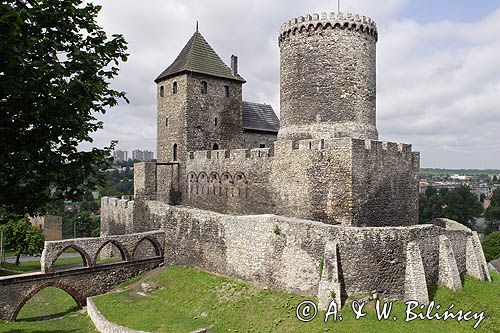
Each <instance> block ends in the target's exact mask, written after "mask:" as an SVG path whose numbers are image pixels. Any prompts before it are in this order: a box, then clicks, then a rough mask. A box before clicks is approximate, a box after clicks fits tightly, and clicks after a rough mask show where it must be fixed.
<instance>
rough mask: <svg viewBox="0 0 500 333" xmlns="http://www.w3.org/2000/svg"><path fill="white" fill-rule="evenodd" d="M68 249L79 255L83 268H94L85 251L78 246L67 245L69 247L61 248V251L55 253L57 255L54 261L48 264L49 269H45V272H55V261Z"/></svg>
mask: <svg viewBox="0 0 500 333" xmlns="http://www.w3.org/2000/svg"><path fill="white" fill-rule="evenodd" d="M68 249H73V250H75V251H76V252H78V253H79V254H80V256H81V257H82V260H83V266H85V267H92V266H94V263H93V262H92V258H91V257H90V255H89V254H88V253H87V251H85V250H84V249H82V248H81V247H80V246H78V245H76V244H69V245H67V246H65V247H63V248H62V249H61V250H59V251H58V252H57V255H56V256H55V257H54V259H52V261H51V262H50V265H49V267H47V271H49V272H53V271H55V269H56V267H55V266H56V261H57V259H59V257H60V256H61V254H63V253H64V252H65V251H66V250H68Z"/></svg>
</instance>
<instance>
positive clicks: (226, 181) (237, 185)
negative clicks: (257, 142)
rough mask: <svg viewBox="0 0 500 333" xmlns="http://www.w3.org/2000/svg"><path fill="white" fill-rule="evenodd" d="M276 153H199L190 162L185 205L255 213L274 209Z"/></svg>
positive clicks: (184, 187) (185, 180)
mask: <svg viewBox="0 0 500 333" xmlns="http://www.w3.org/2000/svg"><path fill="white" fill-rule="evenodd" d="M271 153H272V151H271V150H270V149H269V148H262V149H259V148H257V149H251V150H250V149H233V150H217V151H199V152H194V153H192V155H191V157H190V159H188V160H187V161H186V169H185V173H186V176H185V178H183V179H181V188H182V194H183V200H182V204H183V205H187V206H193V207H198V208H202V209H206V210H212V211H218V212H224V213H232V214H239V215H241V214H255V213H257V212H260V213H265V212H272V210H273V197H272V189H271V184H270V177H271V167H272V157H271V156H270V154H271Z"/></svg>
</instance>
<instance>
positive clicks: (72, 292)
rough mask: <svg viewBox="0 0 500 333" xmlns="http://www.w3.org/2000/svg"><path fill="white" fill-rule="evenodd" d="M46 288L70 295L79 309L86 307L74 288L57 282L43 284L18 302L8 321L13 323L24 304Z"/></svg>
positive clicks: (82, 298) (83, 298)
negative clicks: (59, 290)
mask: <svg viewBox="0 0 500 333" xmlns="http://www.w3.org/2000/svg"><path fill="white" fill-rule="evenodd" d="M48 287H54V288H57V289H61V290H63V291H64V292H66V293H67V294H68V295H70V296H71V297H72V298H73V300H74V301H75V302H76V304H77V305H78V307H79V308H83V307H84V306H85V305H86V298H85V297H83V296H82V295H80V293H79V292H78V291H76V290H75V289H74V288H72V287H70V286H68V285H67V284H64V283H61V282H59V281H50V282H46V283H43V284H41V285H39V286H37V287H36V288H34V289H33V290H31V291H30V292H29V293H28V294H27V295H26V296H24V298H23V299H22V300H21V302H19V304H18V305H17V306H16V309H15V310H14V312H13V313H12V315H11V316H10V318H9V321H15V320H16V319H17V316H18V315H19V312H20V311H21V309H22V308H23V307H24V306H25V305H26V303H27V302H28V301H29V300H30V299H31V298H33V296H35V295H36V294H38V293H39V292H40V291H42V290H44V289H45V288H48Z"/></svg>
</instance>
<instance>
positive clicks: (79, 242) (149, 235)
mask: <svg viewBox="0 0 500 333" xmlns="http://www.w3.org/2000/svg"><path fill="white" fill-rule="evenodd" d="M164 241H165V239H164V237H163V232H161V231H151V232H144V233H137V234H127V235H117V236H104V237H96V238H75V239H66V240H61V241H50V242H45V246H44V249H43V252H42V255H41V257H40V265H41V270H42V272H53V271H55V262H56V260H57V259H58V258H59V256H60V255H61V254H62V253H63V252H64V251H65V250H67V249H69V248H73V249H74V250H76V251H77V252H78V253H80V255H81V256H82V258H83V261H84V266H88V267H93V266H95V265H96V261H97V256H98V255H99V253H100V252H101V250H102V249H103V248H104V247H105V246H106V245H108V244H112V245H114V246H116V247H117V248H118V250H119V251H120V253H121V256H122V259H123V261H130V260H134V259H139V258H140V255H141V254H140V253H137V249H138V247H139V244H141V243H142V242H147V243H148V244H150V245H151V247H153V248H154V249H155V252H156V255H157V256H163V248H164Z"/></svg>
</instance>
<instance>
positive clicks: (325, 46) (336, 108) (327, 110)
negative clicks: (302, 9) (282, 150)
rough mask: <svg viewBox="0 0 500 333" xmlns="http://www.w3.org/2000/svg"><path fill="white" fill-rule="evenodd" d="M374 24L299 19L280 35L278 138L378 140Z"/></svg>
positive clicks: (342, 17) (339, 17)
mask: <svg viewBox="0 0 500 333" xmlns="http://www.w3.org/2000/svg"><path fill="white" fill-rule="evenodd" d="M377 36H378V35H377V28H376V26H375V23H374V22H373V21H372V20H371V19H369V18H367V17H365V16H359V15H352V14H347V13H322V14H311V15H306V16H301V17H298V18H295V19H292V20H290V21H288V22H287V23H285V24H284V25H283V26H282V28H281V31H280V35H279V38H278V40H279V46H280V54H281V57H280V64H281V66H280V68H281V70H280V100H281V113H280V114H281V128H280V131H279V135H278V137H279V138H280V139H294V140H295V139H329V138H333V137H345V136H348V137H354V138H360V139H372V140H377V139H378V133H377V128H376V124H375V108H376V47H375V46H376V42H377Z"/></svg>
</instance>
